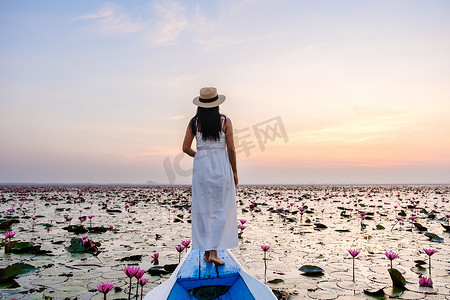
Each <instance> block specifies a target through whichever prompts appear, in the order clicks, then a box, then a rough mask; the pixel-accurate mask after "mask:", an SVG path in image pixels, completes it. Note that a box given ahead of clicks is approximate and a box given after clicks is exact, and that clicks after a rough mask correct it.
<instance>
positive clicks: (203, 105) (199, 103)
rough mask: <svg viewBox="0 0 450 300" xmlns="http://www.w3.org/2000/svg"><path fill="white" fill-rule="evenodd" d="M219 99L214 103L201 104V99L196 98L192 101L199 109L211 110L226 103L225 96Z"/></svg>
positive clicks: (220, 96)
mask: <svg viewBox="0 0 450 300" xmlns="http://www.w3.org/2000/svg"><path fill="white" fill-rule="evenodd" d="M218 97H219V98H218V99H217V100H215V101H213V102H200V99H199V98H200V97H195V98H194V100H192V103H194V104H195V105H197V106H199V107H203V108H211V107H216V106H219V105H220V104H222V103H223V102H224V101H225V98H226V97H225V96H224V95H218Z"/></svg>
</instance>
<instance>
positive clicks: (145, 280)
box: [139, 278, 148, 286]
mask: <svg viewBox="0 0 450 300" xmlns="http://www.w3.org/2000/svg"><path fill="white" fill-rule="evenodd" d="M147 282H148V278H140V279H139V284H140V285H141V286H144V285H145V284H146V283H147Z"/></svg>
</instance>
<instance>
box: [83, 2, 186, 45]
mask: <svg viewBox="0 0 450 300" xmlns="http://www.w3.org/2000/svg"><path fill="white" fill-rule="evenodd" d="M140 11H142V12H144V13H149V14H150V15H151V17H142V16H140V15H139V16H134V15H132V14H130V13H129V12H128V11H127V10H126V9H124V8H123V7H121V6H119V5H117V4H114V3H110V2H107V3H105V4H104V5H103V6H102V7H101V8H100V9H99V10H98V11H96V12H94V13H89V14H85V15H82V16H79V17H77V18H76V19H75V20H77V21H85V22H89V23H90V26H91V27H90V29H91V30H92V31H94V32H97V33H100V34H102V35H121V34H129V33H140V34H142V37H143V38H145V39H147V40H149V41H150V42H151V43H152V45H157V46H160V45H169V44H171V43H173V42H174V41H175V40H176V39H177V38H178V37H179V35H180V34H181V33H182V32H183V31H184V30H185V29H186V28H187V27H188V25H189V22H188V17H187V16H186V6H185V5H183V4H182V2H178V1H172V0H167V1H155V2H152V4H151V6H150V11H148V9H147V11H146V9H145V8H143V9H141V10H140Z"/></svg>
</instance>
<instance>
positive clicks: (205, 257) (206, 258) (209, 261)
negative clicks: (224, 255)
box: [203, 253, 212, 263]
mask: <svg viewBox="0 0 450 300" xmlns="http://www.w3.org/2000/svg"><path fill="white" fill-rule="evenodd" d="M208 256H209V255H208ZM208 256H207V255H206V253H205V254H203V259H204V260H205V261H206V262H207V263H212V261H211V260H210V259H209V257H208Z"/></svg>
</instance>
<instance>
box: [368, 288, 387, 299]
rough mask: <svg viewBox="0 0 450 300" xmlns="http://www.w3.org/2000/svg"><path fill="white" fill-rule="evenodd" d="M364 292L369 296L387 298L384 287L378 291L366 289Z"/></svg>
mask: <svg viewBox="0 0 450 300" xmlns="http://www.w3.org/2000/svg"><path fill="white" fill-rule="evenodd" d="M364 294H365V295H367V296H371V297H375V299H385V298H386V294H385V293H384V290H383V289H379V290H376V291H371V290H364Z"/></svg>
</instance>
